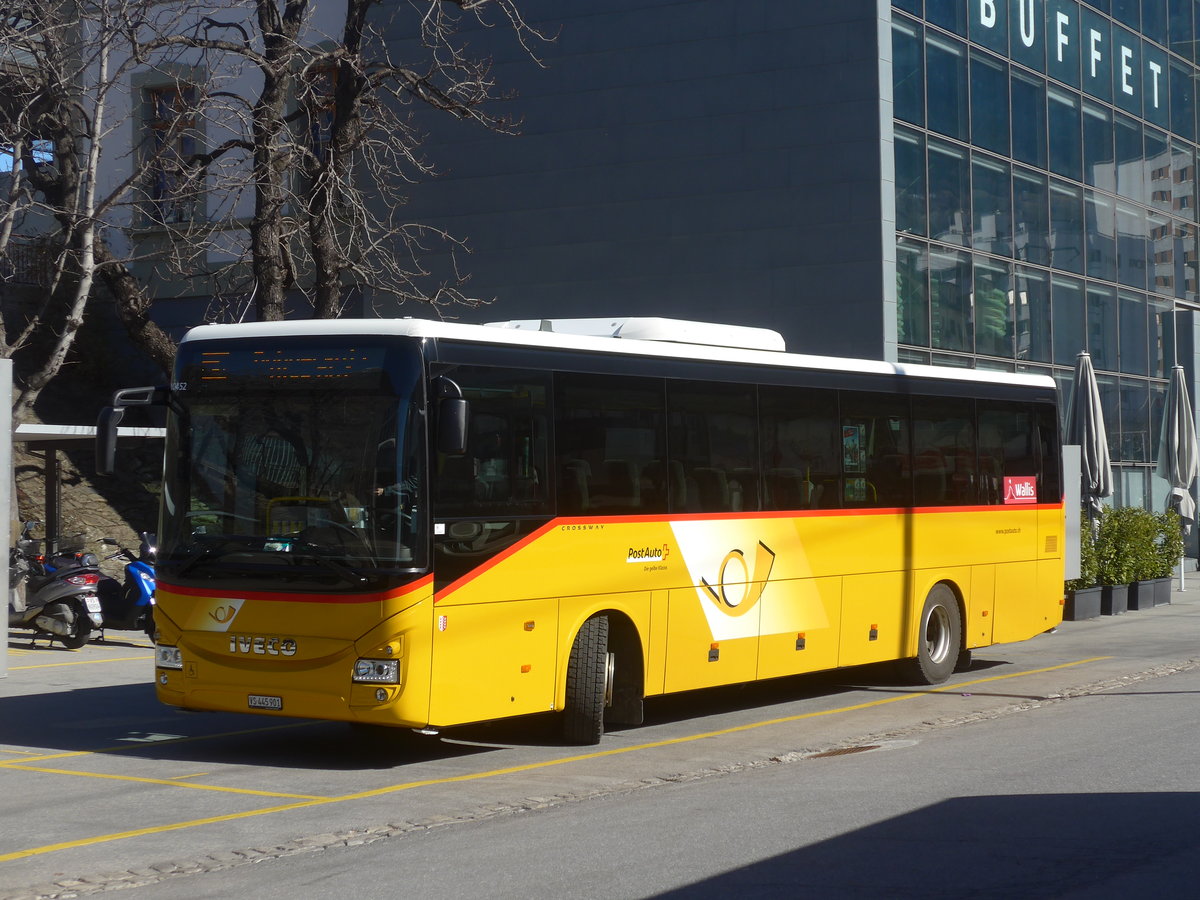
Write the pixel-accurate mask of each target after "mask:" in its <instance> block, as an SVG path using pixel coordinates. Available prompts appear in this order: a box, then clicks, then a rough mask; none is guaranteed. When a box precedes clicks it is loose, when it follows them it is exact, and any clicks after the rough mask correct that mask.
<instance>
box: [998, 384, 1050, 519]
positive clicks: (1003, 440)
mask: <svg viewBox="0 0 1200 900" xmlns="http://www.w3.org/2000/svg"><path fill="white" fill-rule="evenodd" d="M1040 457H1041V448H1040V446H1039V445H1038V431H1037V429H1036V428H1035V426H1034V421H1033V416H1032V414H1031V412H1030V410H1029V408H1028V406H1022V405H1020V404H1017V403H1009V402H1005V401H1000V400H981V401H979V482H980V498H979V499H980V501H981V502H982V503H987V504H991V505H1002V504H1003V503H1004V479H1005V477H1011V476H1020V475H1024V476H1033V477H1036V476H1039V474H1040V472H1039V460H1040ZM1040 481H1041V479H1040V478H1039V482H1040ZM1041 487H1042V485H1041V484H1040V483H1039V491H1040V490H1041ZM1037 499H1038V500H1039V501H1042V500H1043V498H1042V497H1041V496H1039V497H1038V498H1037ZM1057 499H1058V497H1054V498H1053V500H1057Z"/></svg>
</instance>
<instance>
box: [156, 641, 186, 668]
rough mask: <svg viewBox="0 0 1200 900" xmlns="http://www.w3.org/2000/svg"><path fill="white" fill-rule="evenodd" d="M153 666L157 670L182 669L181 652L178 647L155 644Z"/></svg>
mask: <svg viewBox="0 0 1200 900" xmlns="http://www.w3.org/2000/svg"><path fill="white" fill-rule="evenodd" d="M154 665H155V666H156V667H157V668H159V669H182V668H183V652H182V651H181V650H180V649H179V648H178V647H168V646H167V645H165V644H155V645H154Z"/></svg>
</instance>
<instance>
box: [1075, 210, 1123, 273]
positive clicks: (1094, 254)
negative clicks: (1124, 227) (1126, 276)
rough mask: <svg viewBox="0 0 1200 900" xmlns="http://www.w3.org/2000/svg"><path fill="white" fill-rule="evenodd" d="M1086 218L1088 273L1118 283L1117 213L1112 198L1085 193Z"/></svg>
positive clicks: (1084, 213) (1084, 212)
mask: <svg viewBox="0 0 1200 900" xmlns="http://www.w3.org/2000/svg"><path fill="white" fill-rule="evenodd" d="M1083 202H1084V209H1083V217H1084V222H1085V223H1086V225H1087V237H1086V245H1085V246H1086V247H1087V274H1088V275H1089V276H1090V277H1092V278H1103V279H1104V280H1105V281H1116V280H1117V210H1116V206H1115V204H1114V203H1113V200H1112V198H1111V197H1106V196H1105V195H1104V194H1099V193H1096V192H1095V191H1084V197H1083Z"/></svg>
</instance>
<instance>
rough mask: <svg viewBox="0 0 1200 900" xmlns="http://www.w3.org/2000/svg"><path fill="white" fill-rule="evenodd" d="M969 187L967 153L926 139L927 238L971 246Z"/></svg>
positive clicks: (943, 143) (958, 148)
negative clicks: (927, 183) (927, 162)
mask: <svg viewBox="0 0 1200 900" xmlns="http://www.w3.org/2000/svg"><path fill="white" fill-rule="evenodd" d="M970 222H971V185H970V168H969V166H968V165H967V153H966V151H965V150H963V149H962V148H960V147H956V146H954V145H952V144H947V143H945V142H944V141H939V140H936V139H933V138H930V140H929V235H930V237H935V238H937V239H938V240H940V241H945V242H946V243H948V244H959V245H962V246H969V245H970Z"/></svg>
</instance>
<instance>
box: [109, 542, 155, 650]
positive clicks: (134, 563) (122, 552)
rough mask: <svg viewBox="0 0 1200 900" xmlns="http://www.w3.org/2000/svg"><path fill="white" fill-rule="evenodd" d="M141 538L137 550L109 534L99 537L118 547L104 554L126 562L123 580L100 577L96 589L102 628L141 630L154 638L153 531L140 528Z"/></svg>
mask: <svg viewBox="0 0 1200 900" xmlns="http://www.w3.org/2000/svg"><path fill="white" fill-rule="evenodd" d="M141 538H142V542H141V545H140V546H139V547H138V551H137V552H136V553H135V552H134V551H133V550H130V549H129V548H128V547H122V546H121V545H120V544H119V543H117V542H116V541H115V540H113V539H112V538H102V539H101V540H100V543H101V544H107V545H109V546H115V547H116V548H117V552H116V553H113V554H111V555H109V556H106V557H104V558H105V560H110V559H118V560H121V561H123V562H124V563H125V572H124V574H125V580H124V582H123V583H122V582H118V581H117V580H116V579H114V578H107V577H106V578H102V579H101V581H100V585H99V592H98V593H99V595H100V607H101V611H102V612H103V615H104V627H105V628H115V629H119V630H122V631H144V632H145V633H146V637H148V638H150V640H154V585H155V579H154V553H155V547H154V535H152V534H148V533H147V532H145V531H143V532H142V534H141Z"/></svg>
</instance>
